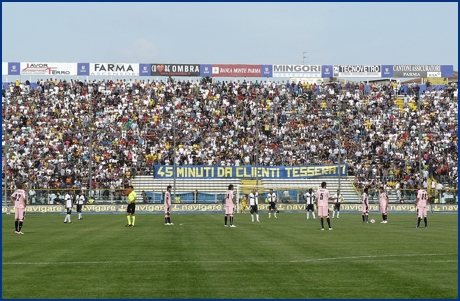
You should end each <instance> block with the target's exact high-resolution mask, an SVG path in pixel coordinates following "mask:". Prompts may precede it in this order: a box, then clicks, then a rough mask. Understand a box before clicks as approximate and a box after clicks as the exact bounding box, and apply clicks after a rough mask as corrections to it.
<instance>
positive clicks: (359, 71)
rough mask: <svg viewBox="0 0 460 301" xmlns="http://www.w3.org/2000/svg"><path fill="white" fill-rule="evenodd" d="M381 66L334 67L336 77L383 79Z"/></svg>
mask: <svg viewBox="0 0 460 301" xmlns="http://www.w3.org/2000/svg"><path fill="white" fill-rule="evenodd" d="M381 71H382V69H381V66H380V65H334V77H381V76H382V72H381Z"/></svg>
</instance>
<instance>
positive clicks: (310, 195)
mask: <svg viewBox="0 0 460 301" xmlns="http://www.w3.org/2000/svg"><path fill="white" fill-rule="evenodd" d="M315 197H316V195H315V193H314V192H313V189H311V188H310V189H308V191H307V192H305V193H304V195H303V199H304V201H305V203H306V205H305V210H306V211H307V219H309V218H310V211H311V214H312V215H313V219H316V217H315Z"/></svg>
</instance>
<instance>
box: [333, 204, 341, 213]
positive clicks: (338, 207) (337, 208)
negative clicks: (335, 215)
mask: <svg viewBox="0 0 460 301" xmlns="http://www.w3.org/2000/svg"><path fill="white" fill-rule="evenodd" d="M334 210H337V211H340V203H334Z"/></svg>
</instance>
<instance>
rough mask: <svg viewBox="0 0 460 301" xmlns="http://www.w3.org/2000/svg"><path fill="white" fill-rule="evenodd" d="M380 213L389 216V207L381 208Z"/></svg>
mask: <svg viewBox="0 0 460 301" xmlns="http://www.w3.org/2000/svg"><path fill="white" fill-rule="evenodd" d="M380 213H382V214H387V207H386V206H385V207H384V206H380Z"/></svg>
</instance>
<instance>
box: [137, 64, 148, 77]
mask: <svg viewBox="0 0 460 301" xmlns="http://www.w3.org/2000/svg"><path fill="white" fill-rule="evenodd" d="M139 76H150V64H139Z"/></svg>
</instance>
